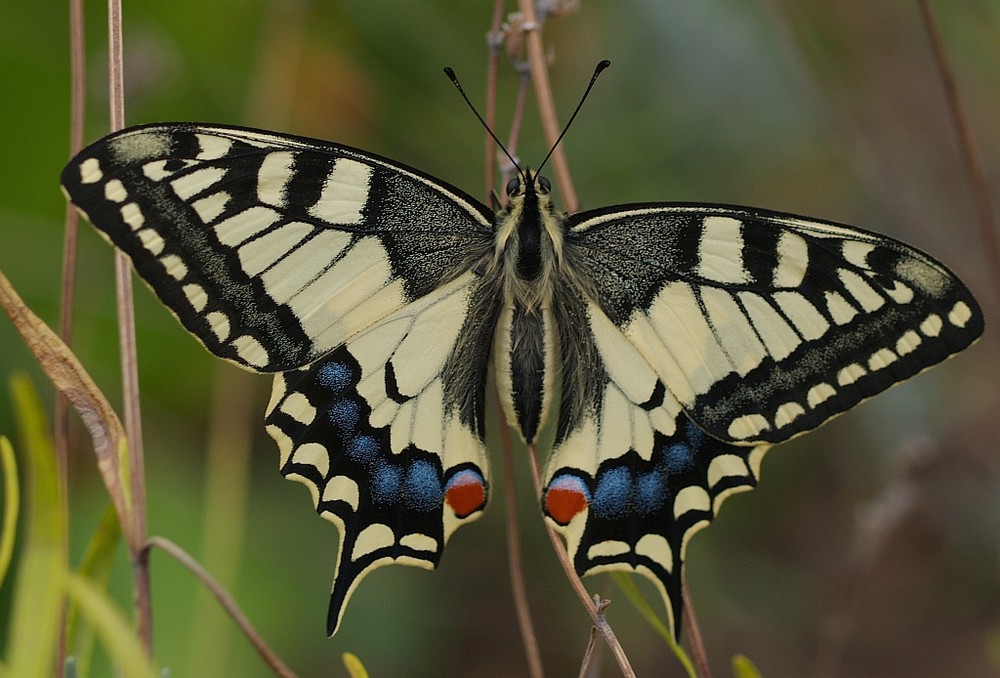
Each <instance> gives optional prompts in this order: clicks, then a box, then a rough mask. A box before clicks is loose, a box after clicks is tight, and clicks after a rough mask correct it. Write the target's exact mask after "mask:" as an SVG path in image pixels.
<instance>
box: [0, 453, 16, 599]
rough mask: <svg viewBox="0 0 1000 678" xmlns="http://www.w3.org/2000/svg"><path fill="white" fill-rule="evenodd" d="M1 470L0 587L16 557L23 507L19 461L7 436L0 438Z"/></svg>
mask: <svg viewBox="0 0 1000 678" xmlns="http://www.w3.org/2000/svg"><path fill="white" fill-rule="evenodd" d="M0 468H2V470H3V528H2V532H0V585H3V583H4V581H5V580H6V579H7V570H8V569H9V568H10V559H11V557H12V556H13V555H14V538H15V537H16V536H17V515H18V511H19V509H20V507H21V496H20V493H21V488H20V485H18V483H17V460H15V459H14V448H13V447H11V445H10V441H9V440H7V438H6V437H5V436H0Z"/></svg>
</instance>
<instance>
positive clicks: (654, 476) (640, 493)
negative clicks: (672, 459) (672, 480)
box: [635, 471, 667, 515]
mask: <svg viewBox="0 0 1000 678" xmlns="http://www.w3.org/2000/svg"><path fill="white" fill-rule="evenodd" d="M666 498H667V484H666V478H665V477H664V475H663V473H661V472H660V471H650V472H649V473H643V474H641V475H640V476H639V477H638V479H636V482H635V508H636V510H638V511H639V513H641V514H643V515H650V514H653V513H656V512H657V511H659V510H660V509H661V508H663V504H664V502H665V501H666Z"/></svg>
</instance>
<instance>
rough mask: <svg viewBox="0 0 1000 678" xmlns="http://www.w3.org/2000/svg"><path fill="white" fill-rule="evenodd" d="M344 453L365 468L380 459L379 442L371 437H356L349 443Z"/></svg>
mask: <svg viewBox="0 0 1000 678" xmlns="http://www.w3.org/2000/svg"><path fill="white" fill-rule="evenodd" d="M344 451H345V452H346V453H347V456H348V457H350V458H351V459H352V460H353V461H356V462H358V463H359V464H362V465H364V466H371V465H372V464H374V463H376V462H377V461H378V459H379V452H380V449H379V445H378V441H377V440H375V439H374V438H372V437H371V436H364V435H362V436H355V437H353V438H351V439H350V440H349V441H348V442H347V446H346V447H345V449H344Z"/></svg>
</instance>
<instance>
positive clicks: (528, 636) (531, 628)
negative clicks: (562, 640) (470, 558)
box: [497, 406, 545, 678]
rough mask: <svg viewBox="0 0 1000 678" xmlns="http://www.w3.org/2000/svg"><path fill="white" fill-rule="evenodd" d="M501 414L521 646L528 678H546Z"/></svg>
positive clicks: (509, 539)
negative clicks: (530, 595)
mask: <svg viewBox="0 0 1000 678" xmlns="http://www.w3.org/2000/svg"><path fill="white" fill-rule="evenodd" d="M497 409H498V410H500V420H501V422H502V425H501V427H500V446H501V448H503V482H504V494H505V496H504V515H505V517H506V521H507V523H506V528H507V529H506V532H507V565H508V568H509V570H510V585H511V589H512V592H513V595H514V610H515V612H516V614H517V626H518V629H519V630H520V632H521V643H522V644H523V645H524V654H525V658H526V659H527V660H528V675H530V676H531V678H543V676H544V675H545V670H544V668H543V667H542V653H541V651H540V650H539V648H538V635H537V634H536V633H535V625H534V623H533V622H532V620H531V608H530V606H529V605H528V591H527V587H526V586H525V583H524V560H523V559H522V558H521V538H520V532H519V530H518V527H517V491H516V488H515V486H514V478H515V473H514V448H513V445H512V442H511V437H510V427H509V426H507V424H506V422H504V421H503V418H504V417H503V411H502V409H501V408H500V407H499V406H498V407H497Z"/></svg>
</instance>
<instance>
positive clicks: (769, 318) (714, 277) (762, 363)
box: [566, 205, 983, 443]
mask: <svg viewBox="0 0 1000 678" xmlns="http://www.w3.org/2000/svg"><path fill="white" fill-rule="evenodd" d="M567 229H568V231H567V237H566V241H567V251H568V254H567V256H568V257H571V258H572V261H573V263H574V265H575V267H576V268H577V269H578V270H581V271H584V272H585V274H586V275H587V276H589V280H590V284H591V285H592V286H593V287H594V288H595V289H597V290H599V292H600V294H599V295H597V296H595V298H596V299H597V301H598V302H599V303H600V305H601V308H602V309H603V310H604V311H605V312H606V313H607V315H608V317H609V318H610V319H611V321H612V323H613V324H614V325H615V326H616V327H618V328H619V329H620V330H621V332H622V333H623V334H624V335H625V336H626V337H627V338H628V339H629V341H630V342H631V343H632V344H633V345H635V346H636V348H637V349H638V350H639V351H640V353H641V354H642V355H643V356H644V357H645V358H646V360H647V361H648V362H649V364H650V365H651V366H652V367H653V369H654V371H655V372H656V374H657V375H659V377H660V378H661V379H662V380H663V382H664V384H665V385H666V386H667V388H668V389H670V390H671V392H672V393H673V394H674V397H675V398H676V399H677V400H678V402H680V403H681V405H682V406H683V407H684V408H685V410H686V411H687V412H688V414H689V416H690V417H691V418H692V419H693V420H694V421H695V422H696V423H697V424H698V426H700V427H702V428H703V429H704V430H706V431H707V432H708V433H710V434H711V435H712V436H714V437H715V438H718V439H720V440H723V441H727V442H769V443H774V442H780V441H782V440H786V439H788V438H791V437H793V436H795V435H797V434H799V433H802V432H804V431H807V430H810V429H812V428H815V427H817V426H819V425H820V424H822V423H823V422H824V421H826V420H827V419H829V418H830V417H832V416H834V415H836V414H839V413H840V412H843V411H844V410H847V409H849V408H851V407H853V406H854V405H856V404H857V403H858V402H860V401H861V400H863V399H865V398H867V397H869V396H871V395H874V394H876V393H878V392H880V391H882V390H884V389H886V388H888V387H889V386H891V385H892V384H894V383H897V382H899V381H902V380H904V379H906V378H908V377H910V376H913V375H914V374H916V373H917V372H920V371H921V370H923V369H926V368H927V367H929V366H930V365H933V364H935V363H937V362H940V361H941V360H944V359H945V358H947V357H948V356H950V355H952V354H954V353H956V352H958V351H960V350H962V349H963V348H965V347H966V346H968V345H969V344H970V343H972V342H973V341H974V340H975V339H976V338H977V337H978V336H979V335H980V334H981V333H982V326H983V320H982V314H981V312H980V311H979V308H978V306H977V305H976V303H975V301H974V300H973V298H972V296H971V294H969V292H968V290H966V289H965V287H964V286H963V285H962V283H961V282H960V281H959V280H958V279H957V278H956V277H955V276H954V275H953V274H952V273H950V272H949V271H948V270H947V269H945V268H944V267H943V266H941V265H940V264H938V263H937V262H936V261H934V260H933V259H931V258H930V257H928V256H927V255H925V254H923V253H921V252H919V251H917V250H915V249H913V248H911V247H909V246H907V245H904V244H903V243H900V242H898V241H895V240H892V239H890V238H886V237H883V236H878V235H875V234H872V233H868V232H866V231H863V230H860V229H855V228H850V227H847V226H841V225H838V224H833V223H827V222H816V221H806V220H804V219H801V218H799V217H792V216H789V215H783V214H778V213H773V212H767V211H763V210H749V209H746V208H732V207H713V206H705V205H637V206H622V207H618V208H613V209H608V210H601V211H596V212H588V213H582V214H577V215H573V216H572V217H571V218H570V219H569V221H568V223H567Z"/></svg>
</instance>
